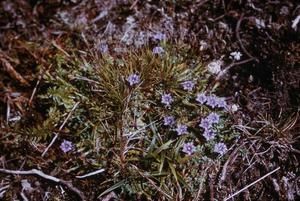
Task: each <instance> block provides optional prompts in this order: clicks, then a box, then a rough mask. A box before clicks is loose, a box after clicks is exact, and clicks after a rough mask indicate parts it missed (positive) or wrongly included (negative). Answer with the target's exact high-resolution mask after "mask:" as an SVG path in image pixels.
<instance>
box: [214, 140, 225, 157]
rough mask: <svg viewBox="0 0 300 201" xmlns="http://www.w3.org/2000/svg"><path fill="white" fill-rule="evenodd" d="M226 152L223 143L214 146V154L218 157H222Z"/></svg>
mask: <svg viewBox="0 0 300 201" xmlns="http://www.w3.org/2000/svg"><path fill="white" fill-rule="evenodd" d="M227 150H228V149H227V146H226V144H224V143H223V142H220V143H217V144H215V147H214V152H216V153H218V154H220V155H224V154H225V153H226V152H227Z"/></svg>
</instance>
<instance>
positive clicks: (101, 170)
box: [76, 169, 105, 179]
mask: <svg viewBox="0 0 300 201" xmlns="http://www.w3.org/2000/svg"><path fill="white" fill-rule="evenodd" d="M104 171H105V169H100V170H96V171H94V172H90V173H88V174H85V175H82V176H76V178H78V179H83V178H85V177H90V176H93V175H96V174H99V173H102V172H104Z"/></svg>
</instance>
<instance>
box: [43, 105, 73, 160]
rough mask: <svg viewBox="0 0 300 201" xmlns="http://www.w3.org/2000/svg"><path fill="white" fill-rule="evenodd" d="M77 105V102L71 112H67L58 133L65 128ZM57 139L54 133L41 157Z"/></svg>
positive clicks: (56, 134)
mask: <svg viewBox="0 0 300 201" xmlns="http://www.w3.org/2000/svg"><path fill="white" fill-rule="evenodd" d="M78 104H79V102H77V103H75V105H74V106H73V108H72V110H71V111H70V112H69V114H68V116H67V117H66V118H65V120H64V122H63V123H62V125H61V126H60V127H59V129H58V131H61V130H62V129H63V127H64V126H65V124H66V123H67V121H68V120H69V118H70V117H71V115H72V113H73V112H74V110H75V109H76V108H77V106H78ZM57 137H58V133H55V136H54V137H53V139H52V141H51V142H50V144H49V145H48V147H47V148H46V149H45V151H44V152H43V153H42V157H44V156H45V154H46V153H47V151H48V150H49V149H50V147H51V146H52V145H53V144H54V142H55V140H56V139H57Z"/></svg>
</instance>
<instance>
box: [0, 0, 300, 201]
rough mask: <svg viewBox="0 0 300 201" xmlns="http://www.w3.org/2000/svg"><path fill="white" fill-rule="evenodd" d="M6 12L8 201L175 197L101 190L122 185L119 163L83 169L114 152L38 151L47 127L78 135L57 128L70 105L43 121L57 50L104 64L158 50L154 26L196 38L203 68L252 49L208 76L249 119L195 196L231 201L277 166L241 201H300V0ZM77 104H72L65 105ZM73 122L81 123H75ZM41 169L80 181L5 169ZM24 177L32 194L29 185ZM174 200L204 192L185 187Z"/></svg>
mask: <svg viewBox="0 0 300 201" xmlns="http://www.w3.org/2000/svg"><path fill="white" fill-rule="evenodd" d="M0 13H1V15H0V60H1V62H0V65H1V69H0V112H1V114H0V126H1V129H0V139H1V142H0V159H1V160H0V161H1V163H0V168H1V170H2V173H0V198H1V199H3V200H17V199H23V200H25V198H26V197H27V198H28V200H77V199H80V196H81V197H83V196H84V197H86V199H87V200H114V199H116V200H118V199H119V200H147V199H148V200H149V199H154V200H167V199H168V197H167V196H165V197H164V196H163V194H160V191H159V190H157V191H156V192H155V190H154V192H155V193H154V194H153V195H150V196H145V195H139V194H134V195H128V192H123V191H122V192H121V191H120V190H119V188H118V186H114V187H115V188H113V189H111V190H110V191H109V192H110V193H107V194H105V195H106V196H101V197H98V196H99V195H100V194H101V193H103V192H104V191H105V190H106V189H108V187H109V186H112V184H113V183H114V182H113V180H110V179H111V177H114V172H113V170H114V167H110V168H111V172H108V173H107V175H105V174H104V175H103V174H98V175H96V176H94V177H91V178H88V179H85V180H80V179H78V178H76V177H75V176H76V175H82V174H83V172H89V170H92V169H93V168H94V169H93V170H95V169H97V168H99V167H101V165H99V164H101V163H102V161H105V160H107V157H110V155H109V154H107V155H105V157H106V159H105V158H101V157H102V156H100V155H99V156H98V155H97V154H92V156H91V157H89V154H90V153H89V151H88V149H86V150H83V151H81V152H79V151H78V153H77V154H74V155H63V154H62V153H61V151H60V150H59V145H55V144H54V146H53V149H52V148H51V149H50V150H49V152H48V153H47V154H46V155H45V157H42V156H41V154H42V153H43V151H44V150H45V148H46V147H47V146H48V145H49V143H50V142H51V140H52V139H53V135H50V134H49V135H46V134H45V133H47V132H50V133H53V132H55V133H60V132H61V133H63V135H66V136H69V135H70V134H69V132H70V130H67V129H59V127H60V125H61V124H62V123H63V120H64V119H66V116H67V115H68V113H57V114H56V113H54V114H53V116H56V115H57V116H59V115H61V117H60V120H59V121H58V122H60V123H59V124H55V125H53V126H52V127H51V128H50V131H49V129H48V127H47V126H48V124H51V122H50V123H49V122H48V123H47V122H46V123H44V124H43V123H41V122H45V119H46V111H47V110H48V109H49V108H50V103H48V102H47V101H46V100H45V99H43V98H40V97H39V95H42V94H45V93H46V92H47V90H48V89H49V88H51V87H52V85H51V81H49V80H51V79H50V78H49V77H47V76H48V74H49V75H51V76H53V77H54V78H53V80H56V77H55V76H56V73H57V72H56V68H58V67H56V66H58V63H59V59H58V58H57V53H60V54H62V55H64V56H66V57H69V56H70V57H69V58H71V57H72V58H73V57H77V59H78V60H81V58H84V59H86V60H87V62H88V63H89V62H90V61H89V60H88V59H89V58H90V59H91V60H93V61H94V63H97V61H96V58H97V59H98V58H100V57H101V54H103V52H106V51H108V52H109V54H111V55H113V56H115V57H122V55H123V54H126V53H127V52H128V51H130V50H136V49H139V48H142V47H144V46H146V47H150V48H152V47H154V46H156V45H157V42H156V41H155V40H153V37H152V36H153V34H155V33H163V34H165V35H166V38H167V43H168V44H170V45H174V46H175V47H177V49H180V48H181V47H185V46H188V47H189V50H190V52H189V54H191V55H193V56H194V57H197V59H201V62H202V63H203V65H206V64H207V63H209V62H211V61H213V60H218V59H221V58H222V60H223V61H224V65H223V68H226V66H228V65H230V63H231V61H232V60H231V59H230V58H229V55H230V53H231V52H234V51H240V52H241V53H242V54H243V56H242V59H241V60H240V63H239V62H237V63H236V64H234V65H231V68H230V69H229V71H228V74H226V75H225V76H222V77H221V79H220V80H216V78H215V77H213V78H210V79H209V80H208V87H211V86H214V84H216V83H217V84H218V83H219V86H218V88H217V90H216V93H217V94H218V95H221V96H225V97H228V100H229V101H230V102H232V103H236V104H237V105H239V109H238V111H237V112H235V113H234V115H233V119H234V121H235V124H236V125H238V124H239V125H240V126H237V127H238V130H239V131H240V132H241V135H240V137H239V138H238V139H237V140H235V141H234V145H232V149H230V150H229V152H228V153H227V155H226V157H225V159H224V160H222V161H221V162H220V163H219V164H217V165H212V164H210V165H209V166H207V167H205V166H202V167H201V168H202V170H203V171H204V170H205V171H207V170H208V169H209V171H207V172H209V176H208V175H205V176H203V178H205V182H204V187H203V189H202V190H201V192H200V190H199V192H200V195H201V196H200V198H198V199H199V200H200V199H202V200H211V201H212V200H223V199H224V198H226V197H228V196H229V195H231V194H233V193H235V192H237V191H238V190H239V189H242V188H243V187H245V186H247V185H248V184H250V183H251V182H253V181H255V180H257V179H259V178H262V177H263V176H264V175H265V174H267V173H270V172H271V171H272V170H277V171H276V172H275V173H273V174H271V175H269V176H268V177H267V178H263V179H262V180H261V181H260V182H258V183H256V184H254V185H252V186H251V187H249V188H247V189H246V190H244V191H243V192H242V193H240V194H238V195H237V196H236V197H235V199H234V200H298V199H300V169H299V167H300V165H299V159H300V157H299V156H300V135H299V130H300V123H299V117H298V116H299V105H300V22H299V23H298V24H296V23H295V22H296V19H297V17H298V18H299V16H300V4H299V3H297V1H296V0H295V1H292V0H289V1H258V0H257V1H255V0H253V1H243V0H241V1H235V0H228V1H218V0H214V1H205V0H202V1H201V0H195V1H183V0H179V1H176V0H174V1H172V0H170V1H154V0H153V1H151V0H149V1H139V0H136V1H125V0H124V1H122V0H120V1H118V0H115V1H108V0H107V1H106V0H93V1H89V0H83V1H77V0H69V1H67V0H49V1H33V0H32V1H25V0H19V1H9V0H6V1H1V3H0ZM298 21H299V20H298ZM183 44H184V45H183ZM106 47H108V49H107V50H106ZM80 51H81V52H80ZM73 52H76V54H75V53H74V55H72V53H73ZM70 54H71V55H70ZM80 55H81V56H82V57H81V56H80ZM191 57H192V56H191ZM186 58H188V57H186ZM193 59H194V58H193ZM191 60H192V59H191ZM81 61H82V60H81ZM74 62H75V61H74ZM76 62H77V61H76ZM76 62H75V63H76ZM188 62H190V61H188ZM62 63H63V62H62ZM91 63H93V62H91ZM68 65H70V66H72V65H73V61H72V62H70V61H68V62H66V63H63V64H62V66H63V67H62V68H64V66H67V67H66V68H68ZM74 71H76V70H74ZM68 73H69V71H68ZM65 76H66V77H67V75H65ZM53 82H54V81H53ZM75 84H76V83H75ZM38 97H39V98H38ZM44 98H45V97H44ZM41 100H44V101H45V102H42V103H41V102H39V101H41ZM74 103H75V102H71V103H70V105H67V106H66V107H69V110H68V111H70V109H71V108H72V106H73V105H74ZM83 116H84V115H83ZM83 121H84V120H83ZM35 123H36V124H38V123H41V126H40V127H42V128H43V127H47V129H48V130H47V129H46V128H45V129H44V130H42V129H41V128H39V129H37V130H38V131H37V132H38V133H40V134H38V135H37V136H35V135H33V133H34V131H33V130H30V129H29V128H32V126H33V124H35ZM56 123H57V122H56ZM53 124H54V123H53ZM72 126H76V125H72ZM37 127H38V126H37ZM49 127H50V126H49ZM27 128H28V129H29V130H30V131H28V130H26V129H27ZM68 128H69V129H71V131H73V130H72V128H74V127H72V128H71V126H70V125H69V127H68ZM79 129H82V128H81V127H80V126H79ZM74 130H76V129H74ZM43 132H44V133H43ZM76 139H77V140H78V139H81V138H80V137H74V140H76ZM78 146H79V145H78ZM80 146H81V147H91V146H92V145H91V144H89V143H86V144H85V145H82V144H80ZM100 151H102V152H103V151H105V149H104V150H100ZM74 161H76V162H74ZM95 161H96V162H95ZM96 164H98V165H96ZM107 166H109V165H107ZM112 166H113V164H112ZM33 168H35V169H39V170H42V171H43V172H45V173H47V174H49V175H52V176H55V177H57V178H60V179H63V180H68V181H72V185H71V186H70V185H66V183H65V182H55V181H53V180H51V179H50V180H49V179H47V178H46V179H45V178H42V177H39V176H32V175H31V176H28V175H18V174H14V173H13V174H10V173H12V172H10V173H7V172H5V171H4V170H30V169H33ZM72 168H73V169H72ZM278 168H280V169H278ZM205 171H204V172H205ZM124 174H125V173H124ZM24 180H27V182H29V183H30V185H31V186H32V189H31V190H30V189H29V190H28V189H25V190H24V185H25V186H26V181H24ZM106 181H107V183H106ZM120 185H122V183H120ZM151 192H153V191H151ZM129 194H130V193H129ZM175 194H176V193H175ZM151 196H152V197H151ZM24 197H25V198H24ZM97 197H98V198H97ZM109 197H111V198H109ZM158 197H161V198H158ZM175 198H176V199H184V200H192V199H195V198H192V197H189V196H188V195H186V194H185V196H184V198H180V196H179V197H177V196H175ZM175 198H174V199H175ZM232 200H233V199H232Z"/></svg>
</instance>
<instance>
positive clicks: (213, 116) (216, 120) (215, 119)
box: [206, 112, 220, 123]
mask: <svg viewBox="0 0 300 201" xmlns="http://www.w3.org/2000/svg"><path fill="white" fill-rule="evenodd" d="M206 118H207V119H208V120H209V121H210V122H211V123H219V121H220V115H218V114H217V113H215V112H212V113H210V114H209V115H208V116H207V117H206Z"/></svg>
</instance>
